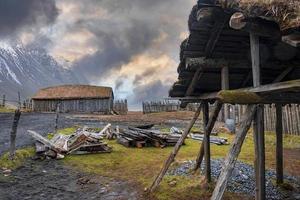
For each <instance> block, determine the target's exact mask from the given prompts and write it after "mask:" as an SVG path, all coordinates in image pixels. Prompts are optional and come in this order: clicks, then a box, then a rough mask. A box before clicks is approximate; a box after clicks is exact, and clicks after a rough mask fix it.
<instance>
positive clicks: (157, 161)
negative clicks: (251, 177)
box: [64, 133, 300, 200]
mask: <svg viewBox="0 0 300 200" xmlns="http://www.w3.org/2000/svg"><path fill="white" fill-rule="evenodd" d="M220 136H223V137H227V138H228V139H229V141H230V142H231V141H232V140H233V139H234V136H232V135H228V134H220ZM252 138H253V137H252V135H251V133H249V135H248V137H247V139H246V141H245V143H244V145H243V149H242V152H241V154H240V156H239V160H241V161H244V162H246V163H249V164H253V159H254V148H253V146H254V144H253V139H252ZM108 144H109V145H111V146H112V147H113V152H112V153H110V154H95V155H85V156H75V155H72V156H68V157H67V158H66V159H65V160H64V163H65V164H66V165H69V166H72V167H74V168H75V169H78V170H82V171H86V172H89V173H95V174H101V175H104V176H108V177H113V178H117V179H122V180H126V181H129V182H132V183H133V184H135V185H137V186H138V187H140V189H141V190H142V189H143V188H147V187H149V186H150V185H151V183H152V181H153V179H154V177H155V176H156V175H157V174H158V172H159V170H160V169H161V167H162V165H163V163H164V161H165V160H166V158H167V157H168V155H169V153H170V152H171V150H172V147H169V148H164V149H160V148H143V149H136V148H125V147H123V146H121V145H119V144H117V143H116V142H115V141H108ZM297 145H300V137H294V136H285V138H284V147H285V148H299V147H300V146H297ZM199 148H200V144H199V142H197V141H194V140H190V139H188V140H186V145H185V146H183V147H182V148H181V150H180V153H179V154H178V156H177V158H176V161H175V163H174V165H176V163H179V162H182V161H186V160H194V159H195V158H196V156H197V153H198V151H199ZM229 148H230V145H227V146H217V145H212V146H211V150H212V157H213V158H224V157H225V156H226V154H227V152H228V150H229ZM295 162H298V163H299V166H300V160H295ZM266 165H267V168H274V166H275V137H274V134H272V133H266ZM172 180H176V182H177V185H176V186H175V187H170V186H169V184H168V182H170V181H172ZM200 180H201V177H200V175H199V174H195V176H191V177H189V178H187V177H177V176H166V178H165V179H164V180H163V182H162V184H161V186H160V187H159V189H158V190H157V192H156V193H155V194H154V196H153V197H151V198H155V199H162V200H164V199H197V198H198V199H199V197H201V199H206V198H209V196H210V193H211V192H212V191H211V188H212V187H208V189H205V190H203V189H201V186H200V182H201V181H200ZM225 199H245V197H242V198H241V197H240V198H239V197H237V196H235V195H233V194H226V197H225Z"/></svg>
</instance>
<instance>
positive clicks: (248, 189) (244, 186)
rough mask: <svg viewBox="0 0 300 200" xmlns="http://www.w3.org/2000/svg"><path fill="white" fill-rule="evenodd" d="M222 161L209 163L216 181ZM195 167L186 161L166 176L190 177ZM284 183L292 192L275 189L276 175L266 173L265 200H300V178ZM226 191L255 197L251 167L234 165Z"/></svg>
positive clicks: (217, 160) (192, 162)
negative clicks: (290, 187) (290, 186)
mask: <svg viewBox="0 0 300 200" xmlns="http://www.w3.org/2000/svg"><path fill="white" fill-rule="evenodd" d="M223 162H224V160H223V159H216V160H212V161H211V167H212V169H211V172H212V177H213V178H214V179H215V180H216V179H217V177H218V176H219V175H220V172H221V169H222V166H223ZM194 165H195V161H186V162H183V163H182V164H180V165H179V166H178V167H176V168H173V169H171V170H169V172H168V175H179V176H192V175H191V173H190V172H191V169H193V166H194ZM201 169H202V170H201V171H202V172H203V169H204V163H202V165H201ZM284 178H285V179H284V180H285V182H287V183H289V184H291V185H292V186H293V187H294V190H293V191H283V190H281V189H279V188H278V187H276V186H275V185H274V184H273V182H274V183H275V179H276V173H275V171H273V170H267V171H266V180H267V183H266V193H267V199H270V200H273V199H274V200H279V199H291V200H292V199H299V200H300V177H293V176H288V175H285V177H284ZM227 190H228V191H231V192H236V193H243V194H248V195H251V196H254V195H255V177H254V168H253V167H252V166H251V165H248V164H245V163H243V162H240V161H238V162H237V163H236V165H235V169H234V171H233V175H232V177H231V179H230V181H229V182H228V186H227Z"/></svg>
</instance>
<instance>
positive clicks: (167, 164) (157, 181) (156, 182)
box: [149, 105, 202, 192]
mask: <svg viewBox="0 0 300 200" xmlns="http://www.w3.org/2000/svg"><path fill="white" fill-rule="evenodd" d="M201 107H202V106H201V105H200V106H199V107H198V109H197V111H196V113H195V115H194V117H193V119H192V120H191V121H190V123H189V125H188V126H187V127H186V128H185V130H184V133H183V134H182V135H181V137H180V139H179V140H178V142H177V143H176V145H175V147H174V149H173V151H172V152H171V154H170V155H169V158H168V159H167V160H166V162H165V164H164V166H163V168H162V169H161V171H160V172H159V174H158V176H157V177H156V178H155V180H154V181H153V183H152V185H151V187H150V190H149V191H150V192H153V191H154V190H155V189H156V188H157V186H158V185H159V184H160V182H161V180H162V179H163V177H164V175H165V174H166V172H167V171H168V169H169V167H170V165H171V163H172V162H173V161H174V159H175V157H176V155H177V153H178V151H179V150H180V147H181V146H182V144H183V142H184V140H185V139H186V137H187V136H188V134H189V133H190V131H191V129H192V127H193V126H194V124H195V122H196V120H197V119H198V117H199V115H200V112H201Z"/></svg>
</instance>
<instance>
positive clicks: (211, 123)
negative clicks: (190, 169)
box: [194, 101, 223, 171]
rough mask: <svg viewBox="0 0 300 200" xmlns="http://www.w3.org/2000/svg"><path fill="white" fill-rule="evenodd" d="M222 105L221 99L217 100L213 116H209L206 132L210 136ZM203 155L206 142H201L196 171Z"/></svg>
mask: <svg viewBox="0 0 300 200" xmlns="http://www.w3.org/2000/svg"><path fill="white" fill-rule="evenodd" d="M222 105H223V104H222V102H220V101H216V103H215V108H214V111H213V113H212V115H211V117H210V118H209V121H208V124H207V126H206V128H205V132H206V133H207V134H208V135H209V136H210V134H211V132H212V130H213V128H214V125H215V123H216V121H217V118H218V115H219V113H220V111H221V109H222ZM203 157H204V142H202V143H201V147H200V151H199V153H198V156H197V159H196V164H195V168H194V170H195V171H196V170H197V169H199V168H200V166H201V163H202V160H203Z"/></svg>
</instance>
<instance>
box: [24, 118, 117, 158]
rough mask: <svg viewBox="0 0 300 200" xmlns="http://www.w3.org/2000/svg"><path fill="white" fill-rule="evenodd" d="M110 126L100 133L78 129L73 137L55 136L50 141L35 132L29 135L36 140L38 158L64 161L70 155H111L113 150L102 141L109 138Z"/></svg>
mask: <svg viewBox="0 0 300 200" xmlns="http://www.w3.org/2000/svg"><path fill="white" fill-rule="evenodd" d="M110 126H111V125H110V124H108V125H107V126H105V127H104V128H103V129H102V130H101V131H100V132H96V133H95V132H92V131H89V129H88V128H83V129H78V130H77V131H75V132H74V133H73V134H71V135H63V134H58V133H57V134H55V135H54V136H53V138H51V139H48V138H45V137H43V136H41V135H40V134H38V133H37V132H35V131H31V130H28V134H29V135H30V136H31V137H33V138H34V139H35V141H36V142H35V146H36V154H37V158H45V157H50V158H56V159H62V158H64V157H65V156H66V155H68V154H77V155H81V154H94V153H110V152H111V151H112V148H111V147H110V146H108V145H107V144H106V143H105V142H103V141H102V139H103V138H104V137H105V136H109V135H110V134H111V133H110V132H109V131H108V130H109V128H110Z"/></svg>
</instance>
